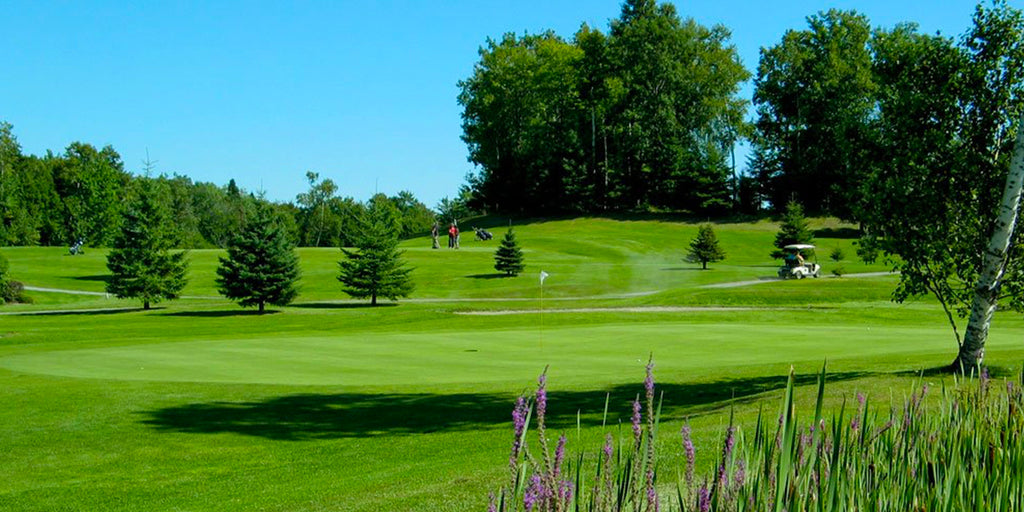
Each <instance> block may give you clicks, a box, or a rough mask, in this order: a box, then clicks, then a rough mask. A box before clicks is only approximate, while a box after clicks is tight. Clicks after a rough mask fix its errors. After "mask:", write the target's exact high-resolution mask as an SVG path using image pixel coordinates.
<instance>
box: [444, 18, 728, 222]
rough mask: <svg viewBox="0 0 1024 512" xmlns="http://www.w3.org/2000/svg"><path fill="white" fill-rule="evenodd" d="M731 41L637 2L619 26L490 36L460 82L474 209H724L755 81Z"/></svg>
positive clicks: (717, 32)
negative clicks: (742, 93) (571, 35)
mask: <svg viewBox="0 0 1024 512" xmlns="http://www.w3.org/2000/svg"><path fill="white" fill-rule="evenodd" d="M729 37H730V34H729V31H728V30H727V29H725V28H724V27H721V26H716V27H713V28H707V27H704V26H701V25H700V24H698V23H696V22H695V21H693V20H692V19H687V20H683V19H681V18H680V17H679V15H678V14H677V12H676V10H675V7H673V6H672V5H671V4H665V5H661V6H658V5H656V4H655V2H654V1H653V0H637V1H632V0H631V1H627V2H626V3H625V5H624V6H623V11H622V15H621V17H620V18H619V19H617V20H615V21H613V22H612V26H611V32H610V34H609V35H605V34H603V33H601V32H600V31H597V30H593V29H591V28H590V27H587V26H583V27H582V28H581V29H580V31H579V32H578V33H577V34H576V37H575V39H574V40H573V41H571V42H568V41H565V40H563V39H562V38H560V37H558V36H557V35H555V34H553V33H551V32H546V33H542V34H539V35H530V34H526V35H523V36H521V37H520V36H516V35H513V34H507V35H506V36H504V38H502V40H501V41H494V40H488V42H487V45H486V46H485V47H484V48H482V49H481V50H480V61H479V62H478V63H477V64H476V66H475V68H474V70H473V75H472V76H471V77H469V78H468V79H466V80H464V81H462V82H460V84H459V85H460V88H461V93H460V95H459V103H460V104H461V105H462V106H463V109H464V110H463V130H464V133H463V140H465V141H466V143H467V145H468V147H469V150H470V156H469V158H470V161H472V162H473V163H475V164H477V165H478V166H479V169H480V170H479V173H478V174H477V175H475V176H473V177H472V178H471V179H470V185H471V186H472V190H473V200H474V205H475V206H478V207H481V208H484V209H488V210H495V211H505V212H537V211H559V210H575V211H598V210H602V209H607V208H611V209H618V210H621V209H636V208H648V207H664V208H673V209H688V210H693V211H701V212H706V211H725V210H726V209H728V208H729V207H731V204H730V192H729V189H728V183H729V179H730V174H731V169H730V167H729V165H728V162H729V159H728V158H727V157H728V155H729V152H730V150H731V148H732V145H733V143H734V142H735V141H736V139H737V137H738V134H740V133H742V132H743V130H744V128H743V114H744V109H745V104H746V102H745V101H743V100H741V99H739V97H738V96H737V92H738V90H739V84H740V83H741V82H742V81H743V80H745V79H746V78H747V77H748V73H747V72H746V70H744V69H743V67H742V66H741V65H740V63H739V60H738V57H737V56H736V52H735V50H734V49H733V48H732V47H731V46H730V45H729Z"/></svg>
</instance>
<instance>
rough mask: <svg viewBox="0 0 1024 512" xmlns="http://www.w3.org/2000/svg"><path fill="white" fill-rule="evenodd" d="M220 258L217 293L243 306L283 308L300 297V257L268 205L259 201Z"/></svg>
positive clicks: (262, 309)
mask: <svg viewBox="0 0 1024 512" xmlns="http://www.w3.org/2000/svg"><path fill="white" fill-rule="evenodd" d="M254 213H255V214H254V215H250V216H247V219H246V220H247V222H246V223H245V226H244V228H243V229H242V232H241V233H239V234H238V235H237V236H236V237H235V238H234V240H232V241H231V244H230V245H229V246H228V257H227V258H220V267H219V268H217V290H218V291H220V293H221V295H223V296H225V297H227V298H229V299H231V300H237V301H238V304H239V305H240V306H242V307H250V306H257V307H258V308H259V311H260V313H262V312H263V311H264V309H265V307H266V305H267V304H273V305H275V306H284V305H287V304H289V303H290V302H291V301H292V300H294V299H295V297H296V296H297V295H298V294H299V290H298V288H297V287H296V283H297V282H298V280H299V258H298V256H296V255H295V247H294V245H293V244H292V243H291V241H290V240H289V239H288V236H287V235H286V234H285V231H284V228H283V227H282V226H281V224H280V222H279V220H278V219H276V218H275V217H274V214H273V212H272V211H271V209H270V206H269V205H267V204H265V203H264V202H262V201H260V202H258V203H257V205H256V207H255V212H254Z"/></svg>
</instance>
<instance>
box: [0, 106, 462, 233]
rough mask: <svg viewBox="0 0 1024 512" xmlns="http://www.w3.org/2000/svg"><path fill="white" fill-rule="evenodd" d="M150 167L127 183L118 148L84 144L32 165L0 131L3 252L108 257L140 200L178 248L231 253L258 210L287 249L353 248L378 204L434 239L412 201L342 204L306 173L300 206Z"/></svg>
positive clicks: (447, 207) (431, 215) (347, 200)
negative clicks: (41, 249)
mask: <svg viewBox="0 0 1024 512" xmlns="http://www.w3.org/2000/svg"><path fill="white" fill-rule="evenodd" d="M152 167H153V164H152V163H151V162H144V163H143V169H142V171H143V172H142V173H140V174H132V173H129V172H128V171H127V170H126V169H125V165H124V162H123V161H122V160H121V156H120V155H119V154H118V152H117V151H116V150H115V149H114V148H113V147H111V146H106V147H104V148H102V149H97V148H96V147H95V146H93V145H91V144H88V143H83V142H73V143H71V144H69V145H68V146H67V148H65V149H64V151H63V152H61V153H54V152H52V151H48V152H47V153H46V154H45V155H42V156H36V155H26V154H23V153H22V151H21V146H20V145H19V144H18V141H17V138H16V137H15V135H14V127H13V126H12V125H10V124H9V123H5V122H0V246H26V245H44V246H55V245H56V246H59V245H68V246H70V245H73V244H75V243H78V242H84V243H85V244H86V245H89V246H93V247H110V246H112V244H113V243H114V241H115V238H116V237H117V235H118V233H119V232H120V228H121V223H122V221H123V218H124V214H125V213H126V212H127V211H128V208H129V205H130V204H131V203H132V201H133V200H134V199H136V198H138V197H139V196H140V195H141V194H142V191H146V193H147V194H151V195H152V196H153V200H154V201H156V203H158V204H159V205H160V207H161V208H163V209H165V210H166V211H167V212H168V224H167V226H166V229H167V230H168V237H169V243H170V244H171V246H173V247H179V248H212V247H220V248H223V247H227V246H228V244H229V243H230V241H231V239H232V237H233V236H234V235H235V234H236V233H238V232H239V231H240V230H241V229H242V227H243V226H244V225H245V221H246V216H247V215H249V214H251V212H252V211H253V210H254V208H255V207H256V206H257V205H265V206H267V207H268V208H270V209H271V210H272V211H273V212H274V214H275V215H276V216H277V217H279V219H280V222H281V223H282V229H283V230H284V232H285V234H286V236H287V237H288V239H289V241H291V242H292V243H293V244H296V245H300V246H307V247H338V246H352V245H354V244H355V242H356V238H357V237H358V230H359V229H360V226H359V221H358V219H359V218H360V216H361V215H363V214H364V213H365V211H366V210H367V208H368V205H369V203H370V202H371V201H376V202H380V203H381V207H383V208H387V209H389V210H390V211H391V212H392V213H393V215H392V216H391V218H392V219H393V222H394V227H395V229H396V230H397V233H398V234H399V236H400V237H403V238H405V237H409V236H413V235H421V234H423V233H426V232H427V231H429V230H430V226H431V225H432V224H433V222H434V219H435V216H436V215H437V213H435V212H434V211H432V210H431V209H430V208H428V207H427V206H426V205H424V204H423V203H422V202H420V201H419V200H417V199H416V197H415V196H414V195H413V194H412V193H411V192H408V191H402V192H399V193H398V194H396V195H394V196H390V197H388V196H385V195H383V194H378V195H377V196H375V197H374V198H371V199H370V200H369V201H366V202H360V201H356V200H355V199H353V198H351V197H343V196H341V195H339V194H338V187H337V185H336V184H335V183H334V182H333V181H331V180H330V179H327V178H321V177H320V175H319V174H317V173H314V172H308V173H306V180H307V181H308V184H309V188H308V190H307V191H306V192H303V193H301V194H299V195H298V196H297V197H296V199H295V201H294V202H282V203H275V202H271V201H269V200H267V199H266V198H264V197H262V196H261V195H260V194H256V193H252V192H247V191H246V190H244V189H242V188H240V187H239V186H238V185H237V184H236V183H235V181H234V180H230V181H229V182H228V183H227V184H226V185H223V186H220V185H216V184H213V183H207V182H198V181H193V180H192V179H190V178H188V177H186V176H180V175H176V174H175V175H171V176H167V175H157V176H153V175H152V174H153V169H152ZM440 206H441V207H443V208H444V213H446V214H449V215H452V214H454V215H462V216H464V215H466V214H467V211H466V209H465V203H464V201H463V200H461V199H459V198H456V199H454V200H449V199H447V198H446V199H445V200H443V201H442V204H441V205H440ZM453 218H455V217H453Z"/></svg>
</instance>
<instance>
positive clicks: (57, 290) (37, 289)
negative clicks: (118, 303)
mask: <svg viewBox="0 0 1024 512" xmlns="http://www.w3.org/2000/svg"><path fill="white" fill-rule="evenodd" d="M25 290H27V291H30V292H45V293H65V294H68V295H90V296H93V297H110V294H109V293H106V292H90V291H86V290H67V289H64V288H42V287H39V286H28V285H25ZM179 298H182V299H202V300H219V299H223V297H207V296H198V295H182V296H181V297H179Z"/></svg>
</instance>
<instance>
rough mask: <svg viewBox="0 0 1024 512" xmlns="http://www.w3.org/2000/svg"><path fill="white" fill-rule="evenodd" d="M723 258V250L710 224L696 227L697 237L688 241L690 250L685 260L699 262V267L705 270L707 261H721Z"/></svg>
mask: <svg viewBox="0 0 1024 512" xmlns="http://www.w3.org/2000/svg"><path fill="white" fill-rule="evenodd" d="M724 259H725V251H723V250H722V247H721V246H719V245H718V237H717V236H715V230H714V229H713V228H712V227H711V224H703V225H701V226H700V228H698V229H697V238H694V239H693V240H691V241H690V252H689V254H687V255H686V260H687V261H689V262H691V263H700V264H701V268H703V269H704V270H707V268H708V263H712V262H715V261H722V260H724Z"/></svg>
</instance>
